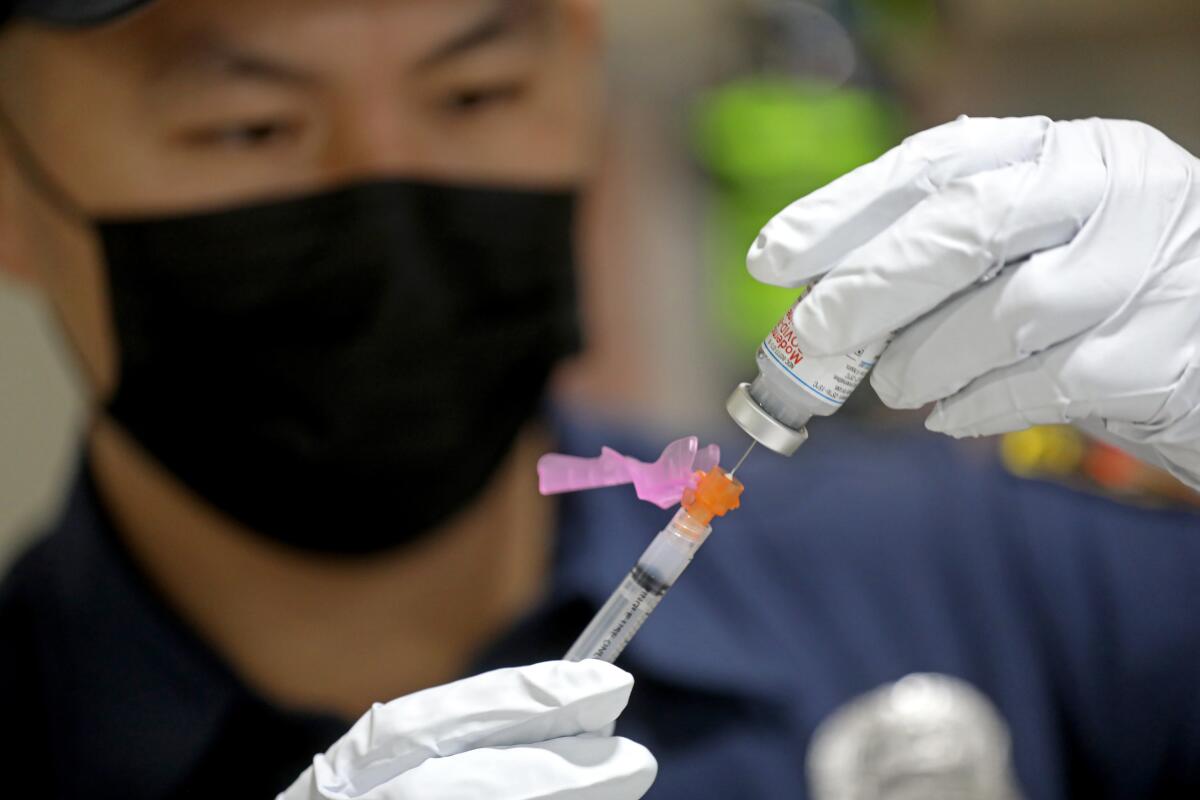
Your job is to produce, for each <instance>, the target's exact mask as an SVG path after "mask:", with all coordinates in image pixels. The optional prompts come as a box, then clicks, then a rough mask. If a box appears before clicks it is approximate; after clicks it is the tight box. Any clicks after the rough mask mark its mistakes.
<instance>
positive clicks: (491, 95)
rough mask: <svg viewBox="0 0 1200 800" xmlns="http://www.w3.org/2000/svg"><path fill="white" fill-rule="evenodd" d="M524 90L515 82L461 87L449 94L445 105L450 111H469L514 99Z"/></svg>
mask: <svg viewBox="0 0 1200 800" xmlns="http://www.w3.org/2000/svg"><path fill="white" fill-rule="evenodd" d="M524 91H525V87H524V86H522V85H520V84H515V83H514V84H505V85H501V86H487V87H478V88H472V89H463V90H460V91H457V92H454V93H452V94H451V95H449V97H447V98H446V101H445V106H446V108H447V110H449V111H451V112H456V113H470V112H473V111H480V110H483V109H485V108H488V107H490V106H494V105H500V104H503V103H508V102H511V101H513V100H516V99H517V98H519V97H520V96H521V94H522V93H523V92H524Z"/></svg>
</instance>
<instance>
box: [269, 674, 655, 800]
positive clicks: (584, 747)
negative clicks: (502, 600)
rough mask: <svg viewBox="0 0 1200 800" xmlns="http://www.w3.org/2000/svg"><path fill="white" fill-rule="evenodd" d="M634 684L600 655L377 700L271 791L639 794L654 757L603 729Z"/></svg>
mask: <svg viewBox="0 0 1200 800" xmlns="http://www.w3.org/2000/svg"><path fill="white" fill-rule="evenodd" d="M632 688H633V677H632V676H631V675H630V674H629V673H628V672H625V671H624V670H622V669H620V668H619V667H614V666H613V665H611V664H607V663H605V662H602V661H594V660H588V661H581V662H578V663H572V662H568V661H547V662H545V663H543V664H533V665H531V666H527V667H519V668H514V669H500V670H496V671H494V672H486V673H484V674H482V675H476V676H474V677H471V678H466V679H464V680H461V681H456V682H454V683H449V684H446V685H445V686H437V687H434V688H432V689H426V690H425V691H421V692H416V693H415V694H411V695H407V696H405V697H401V698H399V699H398V700H393V701H392V702H390V703H387V704H376V705H375V706H374V707H373V708H372V709H371V710H370V711H368V712H367V713H366V714H365V715H364V716H363V717H362V718H361V719H360V720H359V721H358V722H356V723H355V724H354V727H352V728H351V729H350V731H349V733H347V734H346V735H345V736H343V737H342V738H341V739H339V740H338V741H337V743H335V744H334V745H333V747H331V748H329V751H328V752H326V753H325V754H323V755H318V756H317V757H316V758H314V759H313V764H312V766H311V767H309V768H308V769H306V770H305V771H304V774H302V775H301V776H300V777H299V778H297V779H296V782H295V783H293V784H292V786H291V787H290V788H289V789H288V790H287V791H286V792H284V793H283V794H281V795H279V797H278V798H276V800H317V799H318V798H322V799H324V798H337V799H338V800H341V799H342V798H351V797H353V798H364V799H367V800H408V798H420V800H443V799H445V800H449V798H454V800H474V799H475V798H479V799H480V800H482V799H483V798H487V800H518V798H519V800H534V798H554V799H555V800H627V799H628V800H635V799H636V798H639V797H641V796H642V795H643V794H645V793H646V790H647V789H649V788H650V784H651V783H653V782H654V777H655V775H656V774H657V772H658V764H657V763H656V762H655V760H654V756H652V755H650V751H648V750H647V749H646V748H644V747H642V746H641V745H639V744H636V743H634V742H631V741H629V740H628V739H622V738H620V737H615V736H611V735H608V734H609V733H610V732H611V730H612V728H611V726H612V723H613V722H614V721H615V720H616V718H617V716H618V715H619V714H620V713H621V711H622V710H623V709H624V708H625V703H626V702H627V701H628V700H629V692H630V690H631V689H632Z"/></svg>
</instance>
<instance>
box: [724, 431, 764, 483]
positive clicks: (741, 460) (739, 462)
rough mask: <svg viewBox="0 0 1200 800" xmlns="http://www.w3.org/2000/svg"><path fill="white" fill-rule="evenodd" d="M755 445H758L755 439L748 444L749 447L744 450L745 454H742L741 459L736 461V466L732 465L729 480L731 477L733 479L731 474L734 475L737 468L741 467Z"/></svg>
mask: <svg viewBox="0 0 1200 800" xmlns="http://www.w3.org/2000/svg"><path fill="white" fill-rule="evenodd" d="M756 444H758V440H757V439H755V440H754V441H752V442H750V446H749V447H747V448H746V452H744V453H742V457H741V458H739V459H738V462H737V463H736V464H734V465H733V469H731V470H729V477H731V478H732V477H733V473H735V472H737V471H738V468H739V467H741V466H742V463H743V462H744V461H745V460H746V458H747V457H749V455H750V451H751V450H753V449H754V445H756Z"/></svg>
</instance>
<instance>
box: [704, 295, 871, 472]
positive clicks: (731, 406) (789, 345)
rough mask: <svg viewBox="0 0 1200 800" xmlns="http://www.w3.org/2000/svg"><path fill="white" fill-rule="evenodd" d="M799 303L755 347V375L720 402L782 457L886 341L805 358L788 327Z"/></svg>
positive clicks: (841, 399)
mask: <svg viewBox="0 0 1200 800" xmlns="http://www.w3.org/2000/svg"><path fill="white" fill-rule="evenodd" d="M803 300H804V296H803V295H801V297H800V299H798V300H797V301H796V302H795V303H794V304H793V305H792V307H791V308H789V309H788V310H787V313H785V314H784V315H783V318H782V319H780V320H779V322H778V323H776V325H775V327H774V328H772V329H771V332H770V333H769V334H768V335H767V338H766V339H764V340H763V343H762V345H761V346H760V347H759V348H758V353H757V354H756V356H755V364H756V366H757V367H758V376H757V377H756V378H755V379H754V381H753V382H752V383H750V384H741V385H740V386H738V388H737V389H735V390H734V392H733V394H732V395H730V397H729V401H728V402H727V403H726V404H725V407H726V409H727V410H728V411H729V414H730V416H732V417H733V419H734V421H735V422H736V423H737V424H738V425H739V426H740V427H741V428H742V429H743V430H744V431H745V432H746V433H747V434H749V435H750V437H751V438H753V439H754V440H755V441H757V442H759V443H760V444H762V445H764V446H765V447H767V448H769V449H771V450H774V451H775V452H777V453H780V454H782V455H785V456H790V455H791V454H792V453H794V452H795V451H796V449H797V448H799V447H800V445H802V444H803V443H804V442H805V441H806V440H807V439H808V431H807V430H806V428H805V426H806V425H807V424H808V421H809V420H810V419H812V418H813V417H822V416H828V415H830V414H832V413H834V412H835V411H837V410H838V409H839V408H841V407H842V404H843V403H845V402H846V399H847V398H848V397H849V396H850V393H851V392H853V391H854V389H855V388H856V387H857V386H858V384H859V383H861V382H862V379H863V378H864V377H866V375H867V373H868V372H870V370H871V367H873V366H875V361H876V360H877V359H878V358H879V356H880V354H881V353H883V350H884V348H886V347H887V344H888V342H889V341H890V338H891V337H887V338H884V339H882V340H880V341H878V342H874V343H872V344H870V345H867V346H865V347H860V348H859V349H858V350H855V351H854V352H853V353H847V354H846V355H841V356H820V357H814V356H808V355H806V354H805V353H804V352H803V351H802V350H801V349H800V343H799V340H798V339H797V337H796V329H795V327H794V326H793V325H792V312H793V311H795V309H796V306H798V305H799V304H800V303H801V302H803Z"/></svg>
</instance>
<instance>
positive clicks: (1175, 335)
mask: <svg viewBox="0 0 1200 800" xmlns="http://www.w3.org/2000/svg"><path fill="white" fill-rule="evenodd" d="M748 264H749V267H750V272H751V273H752V274H753V275H754V276H755V277H756V278H758V279H759V280H762V281H766V282H768V283H775V284H780V285H784V286H800V285H802V284H807V283H810V282H811V281H813V280H814V279H816V278H818V277H819V276H821V275H824V278H823V279H822V280H821V281H820V283H819V284H817V285H816V287H814V289H813V290H812V292H811V294H810V296H809V297H807V298H806V299H805V301H804V302H803V303H801V304H800V305H799V306H798V307H797V310H796V312H795V315H794V317H793V319H794V323H795V328H796V332H797V334H798V338H799V339H800V343H801V346H802V347H803V348H804V349H805V351H806V352H808V353H811V354H812V355H832V354H840V353H845V352H850V351H852V350H854V349H856V348H858V347H860V346H862V345H864V344H867V343H869V342H873V341H877V340H882V339H883V338H884V337H886V335H887V334H888V333H890V332H893V331H898V332H899V333H898V335H897V336H896V338H895V340H894V341H893V342H892V343H891V345H890V346H889V347H888V349H887V351H886V352H885V353H884V354H883V356H882V358H880V360H879V361H878V365H877V366H876V368H875V371H874V374H873V375H872V378H871V383H872V385H873V386H874V387H875V390H876V392H877V393H878V394H879V396H880V398H881V399H882V400H883V402H884V403H886V404H887V405H889V406H892V407H894V408H916V407H918V406H921V405H924V404H926V403H929V402H933V401H936V402H937V405H936V407H935V408H934V410H933V413H932V414H930V416H929V418H928V419H927V420H926V427H928V428H929V429H931V430H935V431H942V432H944V433H948V434H951V435H953V436H958V437H961V436H979V435H985V434H993V433H1001V432H1004V431H1013V430H1018V429H1021V428H1024V427H1027V426H1029V425H1035V424H1044V423H1058V422H1073V423H1076V424H1078V425H1080V427H1083V428H1085V429H1087V430H1089V431H1092V432H1095V433H1098V434H1100V435H1101V436H1102V437H1103V438H1105V439H1107V440H1108V441H1110V442H1112V443H1113V444H1117V445H1118V446H1120V447H1123V448H1124V449H1126V450H1129V451H1130V452H1132V453H1134V454H1135V455H1137V456H1139V457H1142V458H1145V459H1148V460H1150V461H1152V462H1155V463H1158V464H1159V465H1161V466H1165V467H1167V468H1168V469H1170V470H1171V471H1172V472H1173V473H1174V474H1175V475H1176V476H1178V477H1179V478H1181V479H1182V480H1184V481H1186V482H1188V483H1189V484H1191V485H1192V486H1193V487H1196V488H1200V162H1198V161H1197V159H1196V158H1194V157H1193V156H1192V155H1190V154H1189V153H1187V152H1186V151H1185V150H1183V149H1182V148H1180V147H1179V146H1178V145H1176V144H1175V143H1174V142H1172V141H1171V140H1169V139H1168V138H1167V137H1166V136H1164V135H1163V134H1161V133H1159V132H1158V131H1156V130H1154V129H1153V128H1150V127H1148V126H1146V125H1143V124H1140V123H1137V122H1122V121H1112V120H1099V119H1090V120H1081V121H1076V122H1052V121H1051V120H1049V119H1045V118H1043V117H1031V118H1026V119H967V118H960V119H958V120H957V121H955V122H952V123H949V124H947V125H942V126H940V127H937V128H933V129H931V130H928V131H925V132H923V133H919V134H917V135H915V136H912V137H910V138H909V139H907V140H906V141H905V142H904V143H903V144H901V145H900V146H898V147H896V148H895V149H893V150H891V151H890V152H888V153H887V154H885V155H884V156H882V157H881V158H879V159H878V160H877V161H874V162H872V163H870V164H867V165H865V166H863V167H861V168H859V169H857V170H855V171H854V172H851V173H849V174H848V175H845V176H843V177H842V178H840V179H838V180H836V181H834V182H833V183H831V184H829V185H828V186H826V187H824V188H822V189H819V190H818V191H816V192H814V193H813V194H811V195H809V196H807V197H805V198H803V199H801V200H798V201H796V202H795V203H793V204H792V205H790V206H788V207H787V208H786V209H784V210H783V211H782V212H781V213H780V214H779V215H778V216H776V217H775V218H774V219H772V220H771V221H770V222H769V223H768V224H767V226H766V227H765V228H763V231H762V233H761V234H760V236H759V237H758V239H757V240H756V241H755V243H754V245H753V247H752V248H751V250H750V254H749V257H748Z"/></svg>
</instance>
